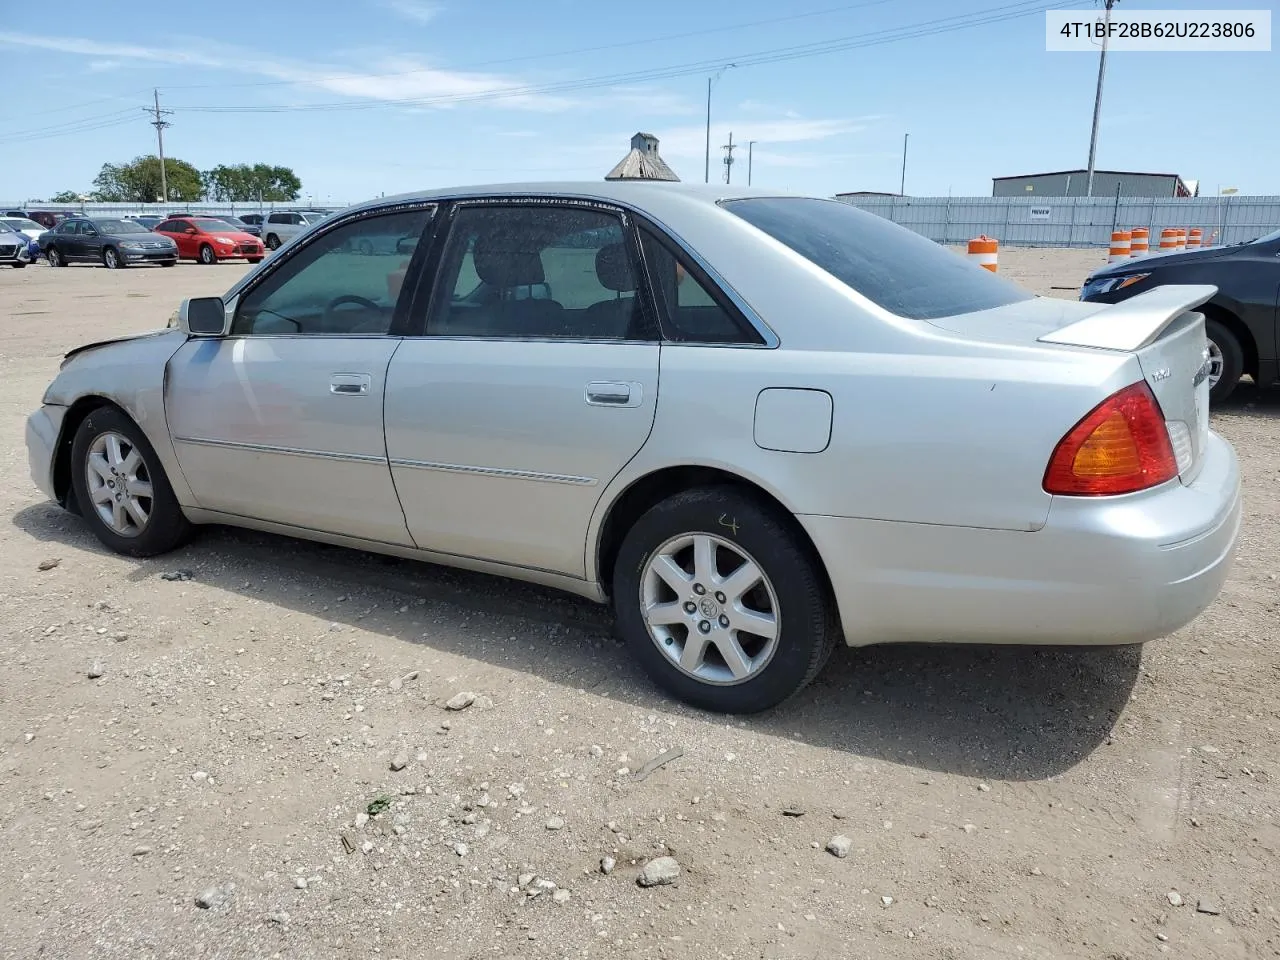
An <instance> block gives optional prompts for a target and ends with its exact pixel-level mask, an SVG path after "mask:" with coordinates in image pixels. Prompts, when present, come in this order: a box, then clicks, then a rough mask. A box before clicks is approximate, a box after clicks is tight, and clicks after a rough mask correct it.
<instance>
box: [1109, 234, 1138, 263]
mask: <svg viewBox="0 0 1280 960" xmlns="http://www.w3.org/2000/svg"><path fill="white" fill-rule="evenodd" d="M1132 241H1133V234H1131V233H1130V232H1129V231H1128V230H1112V231H1111V256H1109V257H1107V262H1108V263H1115V262H1116V261H1118V260H1128V259H1129V245H1130V243H1132Z"/></svg>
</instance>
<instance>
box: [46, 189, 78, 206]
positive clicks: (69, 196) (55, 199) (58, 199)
mask: <svg viewBox="0 0 1280 960" xmlns="http://www.w3.org/2000/svg"><path fill="white" fill-rule="evenodd" d="M49 202H50V203H79V202H80V191H78V190H62V191H59V192H58V193H55V194H54V195H53V196H52V197H50V198H49Z"/></svg>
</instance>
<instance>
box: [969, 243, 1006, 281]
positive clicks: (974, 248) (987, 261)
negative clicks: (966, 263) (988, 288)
mask: <svg viewBox="0 0 1280 960" xmlns="http://www.w3.org/2000/svg"><path fill="white" fill-rule="evenodd" d="M999 255H1000V241H998V240H996V239H995V238H993V237H988V236H987V235H986V234H985V233H984V234H983V235H982V236H980V237H974V238H973V239H972V240H970V241H969V259H970V260H972V261H973V262H974V263H976V264H977V265H978V266H980V267H984V268H986V269H987V270H990V271H991V272H992V273H995V272H996V262H997V260H998V259H999Z"/></svg>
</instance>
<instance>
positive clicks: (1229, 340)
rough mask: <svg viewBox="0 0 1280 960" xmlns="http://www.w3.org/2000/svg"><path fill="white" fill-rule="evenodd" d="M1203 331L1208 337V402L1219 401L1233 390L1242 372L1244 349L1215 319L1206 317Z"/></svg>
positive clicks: (1224, 398) (1232, 334)
mask: <svg viewBox="0 0 1280 960" xmlns="http://www.w3.org/2000/svg"><path fill="white" fill-rule="evenodd" d="M1204 332H1205V335H1206V336H1207V337H1208V338H1209V402H1210V403H1221V402H1222V401H1223V400H1226V399H1227V397H1229V396H1231V394H1232V393H1233V392H1234V391H1235V389H1236V385H1237V384H1238V383H1239V382H1240V377H1241V375H1242V374H1243V373H1244V349H1243V348H1242V347H1241V346H1240V341H1239V340H1238V339H1237V338H1236V335H1235V334H1234V333H1232V332H1231V331H1230V330H1229V329H1227V328H1226V327H1225V326H1223V325H1222V324H1221V323H1220V322H1219V321H1217V320H1211V319H1209V318H1207V317H1206V318H1205V322H1204Z"/></svg>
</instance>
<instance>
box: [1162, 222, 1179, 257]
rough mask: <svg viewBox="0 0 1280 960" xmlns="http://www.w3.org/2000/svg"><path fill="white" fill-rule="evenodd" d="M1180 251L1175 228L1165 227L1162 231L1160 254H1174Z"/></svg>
mask: <svg viewBox="0 0 1280 960" xmlns="http://www.w3.org/2000/svg"><path fill="white" fill-rule="evenodd" d="M1177 249H1178V231H1177V230H1175V229H1173V227H1165V228H1164V229H1163V230H1161V231H1160V252H1161V253H1173V252H1174V251H1175V250H1177Z"/></svg>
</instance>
